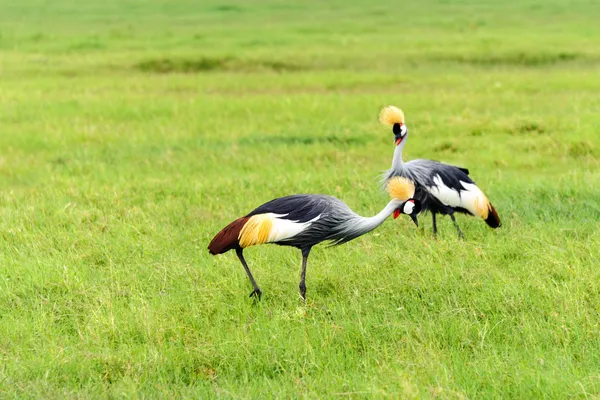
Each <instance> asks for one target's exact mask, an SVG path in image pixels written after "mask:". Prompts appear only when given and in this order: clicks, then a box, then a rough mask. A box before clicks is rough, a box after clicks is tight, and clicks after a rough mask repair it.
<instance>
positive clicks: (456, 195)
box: [429, 175, 488, 216]
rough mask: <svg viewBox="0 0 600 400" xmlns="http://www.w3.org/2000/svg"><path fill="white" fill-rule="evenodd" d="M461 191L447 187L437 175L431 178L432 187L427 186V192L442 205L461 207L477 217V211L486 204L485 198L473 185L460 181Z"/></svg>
mask: <svg viewBox="0 0 600 400" xmlns="http://www.w3.org/2000/svg"><path fill="white" fill-rule="evenodd" d="M460 184H461V186H462V189H461V190H460V192H459V191H458V190H457V189H455V188H451V187H448V186H446V185H445V184H444V182H443V181H442V178H441V177H440V176H439V175H436V176H434V177H433V186H429V192H430V193H431V194H432V195H433V196H434V197H435V198H436V199H438V200H439V201H440V202H441V203H442V204H444V205H447V206H450V207H462V208H464V209H465V210H467V211H469V212H470V213H471V214H473V215H475V216H477V215H479V213H478V211H480V212H481V208H482V207H483V206H486V205H487V203H488V199H487V197H485V195H484V194H483V192H482V191H481V190H480V189H479V188H478V187H477V186H475V185H474V184H472V183H467V182H463V181H460Z"/></svg>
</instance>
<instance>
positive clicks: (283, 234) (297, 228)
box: [267, 214, 321, 242]
mask: <svg viewBox="0 0 600 400" xmlns="http://www.w3.org/2000/svg"><path fill="white" fill-rule="evenodd" d="M286 215H287V214H272V222H273V226H272V227H271V232H270V233H269V238H268V240H267V241H268V242H279V241H280V240H284V239H289V238H291V237H294V236H296V235H297V234H299V233H301V232H303V231H304V230H305V229H307V228H308V227H309V226H310V225H311V224H312V223H313V222H315V221H316V220H318V219H319V218H321V215H320V214H319V215H317V216H316V217H315V218H313V219H311V220H310V221H306V222H298V221H291V220H289V219H283V218H278V217H285V216H286Z"/></svg>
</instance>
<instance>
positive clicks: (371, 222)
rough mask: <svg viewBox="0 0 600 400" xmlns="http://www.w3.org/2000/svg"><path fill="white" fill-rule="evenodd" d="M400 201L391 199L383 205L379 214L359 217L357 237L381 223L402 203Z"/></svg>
mask: <svg viewBox="0 0 600 400" xmlns="http://www.w3.org/2000/svg"><path fill="white" fill-rule="evenodd" d="M402 203H403V202H402V201H400V200H396V199H392V200H390V202H389V203H388V204H387V205H386V206H385V208H384V209H383V210H381V211H380V212H379V214H377V215H375V216H373V217H359V221H357V224H356V225H357V227H356V228H357V232H356V233H357V237H358V236H361V235H364V234H365V233H368V232H371V231H372V230H373V229H375V228H377V227H378V226H379V225H381V224H383V221H385V220H386V219H387V217H389V216H390V215H392V213H393V212H394V210H395V209H396V208H398V207H400V206H401V205H402Z"/></svg>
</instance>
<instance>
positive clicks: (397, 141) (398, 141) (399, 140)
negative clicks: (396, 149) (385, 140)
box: [396, 138, 402, 146]
mask: <svg viewBox="0 0 600 400" xmlns="http://www.w3.org/2000/svg"><path fill="white" fill-rule="evenodd" d="M401 141H402V138H398V140H396V146H398V145H399V144H400V142H401Z"/></svg>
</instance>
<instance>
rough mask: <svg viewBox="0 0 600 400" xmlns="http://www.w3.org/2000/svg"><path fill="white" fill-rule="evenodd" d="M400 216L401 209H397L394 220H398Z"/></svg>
mask: <svg viewBox="0 0 600 400" xmlns="http://www.w3.org/2000/svg"><path fill="white" fill-rule="evenodd" d="M399 216H400V209H399V208H396V209H395V210H394V219H396V218H398V217H399Z"/></svg>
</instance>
